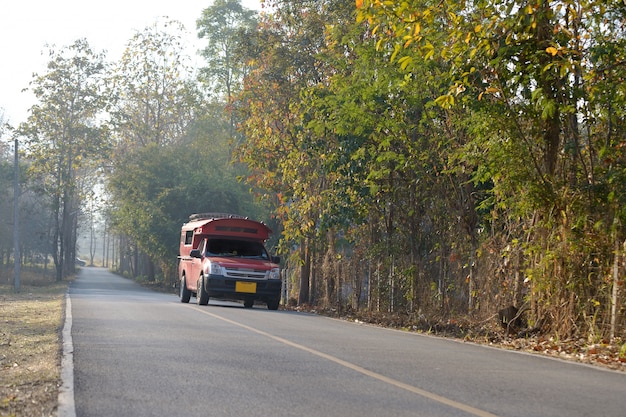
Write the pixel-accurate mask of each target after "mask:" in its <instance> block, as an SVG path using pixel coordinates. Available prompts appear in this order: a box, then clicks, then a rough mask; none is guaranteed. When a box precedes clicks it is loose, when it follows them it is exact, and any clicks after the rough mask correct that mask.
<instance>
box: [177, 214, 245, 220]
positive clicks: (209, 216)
mask: <svg viewBox="0 0 626 417" xmlns="http://www.w3.org/2000/svg"><path fill="white" fill-rule="evenodd" d="M207 219H247V217H245V216H240V215H238V214H229V213H195V214H192V215H191V216H189V221H194V220H207Z"/></svg>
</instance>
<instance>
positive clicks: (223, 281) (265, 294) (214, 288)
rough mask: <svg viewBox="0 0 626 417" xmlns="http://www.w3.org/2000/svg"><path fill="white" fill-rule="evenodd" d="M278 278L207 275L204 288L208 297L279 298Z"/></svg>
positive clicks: (266, 299) (280, 287)
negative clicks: (260, 278) (255, 278)
mask: <svg viewBox="0 0 626 417" xmlns="http://www.w3.org/2000/svg"><path fill="white" fill-rule="evenodd" d="M281 289H282V281H281V280H280V279H267V280H250V279H236V278H228V277H224V276H221V275H209V277H208V280H206V290H207V293H208V294H209V297H213V298H222V299H232V300H261V301H266V302H267V301H268V300H277V299H279V298H280V291H281Z"/></svg>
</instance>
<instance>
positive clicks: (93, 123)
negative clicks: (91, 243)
mask: <svg viewBox="0 0 626 417" xmlns="http://www.w3.org/2000/svg"><path fill="white" fill-rule="evenodd" d="M49 55H50V61H49V63H48V67H47V72H46V73H45V74H43V75H37V74H36V75H35V76H34V77H33V81H32V82H31V89H32V91H33V93H34V95H35V97H36V99H37V100H38V104H36V105H34V106H33V107H31V109H30V115H29V117H28V120H27V121H26V122H25V123H23V124H21V125H20V127H19V134H21V135H22V136H23V137H24V138H25V143H26V145H27V146H26V147H25V148H26V155H27V158H28V161H29V162H30V164H29V170H30V173H31V175H33V177H34V178H36V179H37V181H36V182H35V184H36V185H37V186H38V187H40V188H39V190H38V191H39V193H40V196H41V198H43V199H45V200H47V202H48V204H49V206H50V207H51V211H52V219H51V220H52V228H51V246H52V254H53V260H54V264H55V267H56V279H57V280H61V279H63V278H64V277H65V276H67V275H68V274H69V273H71V272H72V271H73V270H74V262H73V259H74V257H75V254H76V227H77V222H76V218H77V214H78V212H79V210H80V200H81V195H80V190H79V189H78V187H77V184H76V179H77V178H76V172H77V169H79V168H80V167H81V166H85V165H86V164H89V163H92V162H93V161H97V160H99V158H101V157H102V156H103V155H105V154H106V153H107V152H108V136H107V135H106V130H105V129H104V128H103V127H101V126H100V125H99V123H100V121H99V119H98V116H99V115H100V114H101V113H102V111H103V110H104V104H105V102H104V96H103V88H104V79H103V71H104V68H105V67H104V62H103V55H102V54H99V53H95V52H93V51H92V50H91V48H90V47H89V44H88V43H87V41H86V40H84V39H80V40H77V41H76V42H75V43H74V44H72V45H70V46H68V47H65V48H62V49H60V50H58V51H57V50H53V49H51V50H50V52H49Z"/></svg>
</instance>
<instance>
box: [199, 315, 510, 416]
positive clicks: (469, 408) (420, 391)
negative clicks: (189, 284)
mask: <svg viewBox="0 0 626 417" xmlns="http://www.w3.org/2000/svg"><path fill="white" fill-rule="evenodd" d="M192 308H193V309H194V310H197V311H199V312H200V313H202V314H206V315H207V316H211V317H213V318H216V319H218V320H221V321H224V322H226V323H229V324H232V325H234V326H237V327H241V328H242V329H246V330H249V331H251V332H253V333H256V334H259V335H261V336H265V337H268V338H270V339H272V340H275V341H277V342H279V343H282V344H284V345H287V346H291V347H293V348H296V349H300V350H302V351H305V352H308V353H310V354H312V355H315V356H319V357H320V358H324V359H326V360H329V361H331V362H334V363H336V364H338V365H341V366H344V367H346V368H348V369H352V370H353V371H356V372H359V373H361V374H363V375H367V376H369V377H371V378H374V379H377V380H379V381H382V382H385V383H387V384H389V385H393V386H395V387H397V388H401V389H404V390H406V391H409V392H412V393H413V394H417V395H420V396H422V397H424V398H428V399H429V400H433V401H437V402H438V403H441V404H445V405H447V406H449V407H452V408H456V409H457V410H461V411H465V412H466V413H469V414H472V415H474V416H477V417H498V416H497V415H495V414H491V413H490V412H488V411H484V410H481V409H478V408H475V407H472V406H470V405H467V404H463V403H460V402H458V401H454V400H451V399H449V398H446V397H442V396H441V395H437V394H434V393H432V392H429V391H426V390H423V389H421V388H417V387H414V386H413V385H409V384H405V383H404V382H401V381H398V380H396V379H393V378H389V377H387V376H385V375H382V374H379V373H377V372H373V371H370V370H367V369H365V368H362V367H360V366H358V365H355V364H353V363H350V362H347V361H344V360H343V359H339V358H337V357H335V356H332V355H329V354H327V353H324V352H320V351H319V350H315V349H312V348H309V347H306V346H303V345H300V344H298V343H294V342H291V341H289V340H287V339H283V338H282V337H278V336H274V335H273V334H270V333H267V332H264V331H262V330H259V329H256V328H254V327H251V326H248V325H245V324H242V323H239V322H236V321H234V320H230V319H227V318H225V317H221V316H219V315H217V314H214V313H211V312H209V311H207V310H205V309H202V308H199V307H192Z"/></svg>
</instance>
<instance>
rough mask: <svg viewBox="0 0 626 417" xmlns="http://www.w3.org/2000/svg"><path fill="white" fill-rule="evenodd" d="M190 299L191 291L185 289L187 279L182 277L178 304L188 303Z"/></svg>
mask: <svg viewBox="0 0 626 417" xmlns="http://www.w3.org/2000/svg"><path fill="white" fill-rule="evenodd" d="M190 298H191V291H190V290H189V288H187V279H186V278H185V276H184V275H183V278H182V279H181V280H180V302H181V303H188V302H189V299H190Z"/></svg>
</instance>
